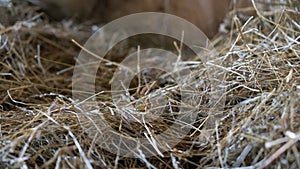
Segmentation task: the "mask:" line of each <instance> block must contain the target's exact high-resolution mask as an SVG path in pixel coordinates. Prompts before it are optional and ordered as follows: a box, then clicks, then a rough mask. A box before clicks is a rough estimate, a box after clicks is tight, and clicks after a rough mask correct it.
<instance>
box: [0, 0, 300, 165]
mask: <svg viewBox="0 0 300 169" xmlns="http://www.w3.org/2000/svg"><path fill="white" fill-rule="evenodd" d="M254 2H255V3H254V4H255V5H254V6H253V8H251V9H245V10H255V12H256V14H257V15H256V16H253V17H250V16H245V15H235V14H236V11H232V12H231V13H230V14H229V16H228V18H227V20H226V21H225V25H224V27H226V28H227V29H228V30H229V31H228V32H227V33H224V34H220V35H219V36H217V37H215V38H214V41H213V43H214V45H215V46H216V49H217V52H218V55H219V57H218V59H219V60H221V61H222V63H223V64H222V65H219V67H220V69H221V70H222V71H223V74H224V83H223V86H222V87H223V88H226V92H225V93H224V97H225V98H226V101H225V108H223V112H222V113H221V114H222V115H221V116H220V117H219V118H218V120H217V121H216V122H217V123H214V122H211V124H208V125H210V126H212V127H211V128H209V129H206V128H205V127H203V126H202V122H205V119H206V117H207V113H206V111H205V109H203V110H201V111H200V108H199V117H198V121H197V122H196V123H194V124H192V125H193V130H192V131H191V133H189V135H188V136H187V137H186V138H184V139H183V140H182V141H181V142H180V143H178V144H177V145H176V146H175V147H173V148H170V149H169V151H167V152H165V153H163V156H159V155H156V156H152V157H149V158H145V157H143V156H142V155H140V156H136V157H137V158H125V157H120V156H117V155H115V154H112V153H110V152H108V151H106V150H104V149H102V148H101V147H100V146H99V145H97V143H95V140H94V139H93V138H92V137H89V136H88V134H87V133H86V132H85V131H84V130H83V128H82V126H81V125H80V123H79V119H78V109H77V108H76V102H75V101H74V100H72V99H71V97H72V73H73V66H74V64H75V57H76V56H77V55H78V52H79V51H80V48H79V47H78V46H77V45H76V44H74V43H73V42H72V41H71V39H75V40H77V41H78V42H79V43H84V41H85V40H86V39H87V38H88V36H89V35H91V33H92V31H91V30H92V29H91V27H90V26H88V25H85V24H82V23H81V24H76V23H73V22H70V21H62V22H55V21H51V20H50V19H49V18H47V16H46V15H44V14H43V13H42V12H41V10H40V9H39V8H37V7H34V6H30V5H29V4H27V3H26V2H20V1H16V2H14V3H10V4H9V5H8V7H1V10H0V14H1V18H0V23H1V25H0V56H1V57H0V70H1V71H0V84H1V85H0V157H1V158H0V168H54V167H56V168H229V167H233V168H249V169H250V168H300V155H299V154H300V153H299V149H300V144H299V141H300V123H299V121H300V104H299V102H300V72H299V70H300V69H299V68H300V66H299V65H300V40H299V38H300V24H299V23H300V20H299V18H300V2H299V1H297V0H287V1H281V0H268V1H267V0H266V1H264V2H261V1H259V2H258V1H254ZM224 30H225V29H223V31H224ZM112 55H113V54H112ZM193 63H194V64H195V65H197V64H198V63H197V61H195V60H194V61H193ZM199 64H200V62H199ZM100 69H101V70H103V71H106V72H112V71H111V70H109V69H114V68H113V67H110V66H107V65H106V67H105V65H104V66H103V67H100ZM195 69H196V70H195ZM193 70H194V71H195V72H194V73H195V74H202V73H203V72H204V71H205V70H204V68H203V67H201V66H199V67H198V68H197V66H196V68H195V67H194V68H193ZM99 76H100V75H99ZM111 78H112V74H108V73H107V74H105V76H103V75H101V77H99V79H100V81H99V82H98V83H99V84H100V88H99V89H98V90H103V91H104V93H102V94H99V95H97V99H98V100H100V101H101V102H105V103H106V104H105V105H104V104H103V105H102V106H103V107H100V109H101V110H103V111H107V108H111V110H113V111H114V110H117V108H116V107H113V106H112V104H110V103H111V102H112V100H111V98H110V92H109V90H110V88H109V81H110V80H111ZM203 82H204V80H201V79H199V82H198V83H199V84H200V83H201V84H202V83H203ZM159 87H161V86H159ZM159 87H158V88H159ZM199 91H201V90H199ZM202 92H203V93H199V95H201V94H204V91H202ZM150 93H151V92H150ZM144 94H145V93H144ZM146 94H147V93H146ZM145 97H147V96H145ZM137 99H139V98H138V97H137ZM203 104H206V102H204V103H203ZM137 106H140V105H137ZM144 106H146V105H144ZM204 107H205V106H204ZM139 108H140V107H139ZM139 108H137V109H139ZM110 117H112V116H110ZM161 118H162V120H157V121H153V122H152V123H153V124H152V125H153V126H155V127H156V130H159V129H161V130H165V128H168V125H169V124H168V123H165V122H164V120H165V119H164V116H162V117H161ZM166 118H168V117H166ZM108 119H109V120H110V122H111V126H112V127H116V128H118V127H120V126H121V127H122V128H123V129H124V130H122V131H121V132H123V133H127V134H131V135H132V136H138V135H139V133H138V132H136V130H137V126H134V124H131V123H130V122H126V121H123V122H122V123H121V122H120V119H123V120H124V118H122V116H121V117H113V118H111V119H110V118H109V117H108ZM138 127H141V126H138ZM203 136H206V137H203ZM170 139H172V138H170Z"/></svg>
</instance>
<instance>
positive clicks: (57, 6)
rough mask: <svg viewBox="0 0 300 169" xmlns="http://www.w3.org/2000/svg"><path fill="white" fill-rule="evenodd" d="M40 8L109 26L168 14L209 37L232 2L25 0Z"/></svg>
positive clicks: (242, 3) (246, 1) (241, 3)
mask: <svg viewBox="0 0 300 169" xmlns="http://www.w3.org/2000/svg"><path fill="white" fill-rule="evenodd" d="M28 1H30V2H32V3H35V4H37V5H39V6H41V7H42V8H43V9H44V10H45V11H46V13H48V14H49V15H50V16H51V17H53V18H55V19H63V18H76V19H78V20H80V21H86V20H93V21H96V22H109V21H112V20H114V19H116V18H119V17H122V16H125V15H128V14H132V13H137V12H150V11H151V12H167V13H171V14H174V15H177V16H179V17H182V18H184V19H187V20H188V21H190V22H192V23H193V24H195V25H197V26H198V27H199V28H200V29H201V30H202V31H203V32H204V33H205V34H206V35H207V36H208V37H212V36H213V35H215V34H216V33H217V31H218V27H219V24H220V23H221V22H222V20H223V18H224V17H225V15H226V14H227V13H228V11H229V9H230V8H231V7H230V6H232V0H184V1H177V0H28ZM247 6H251V3H250V0H238V3H237V4H236V7H237V8H239V7H247Z"/></svg>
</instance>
